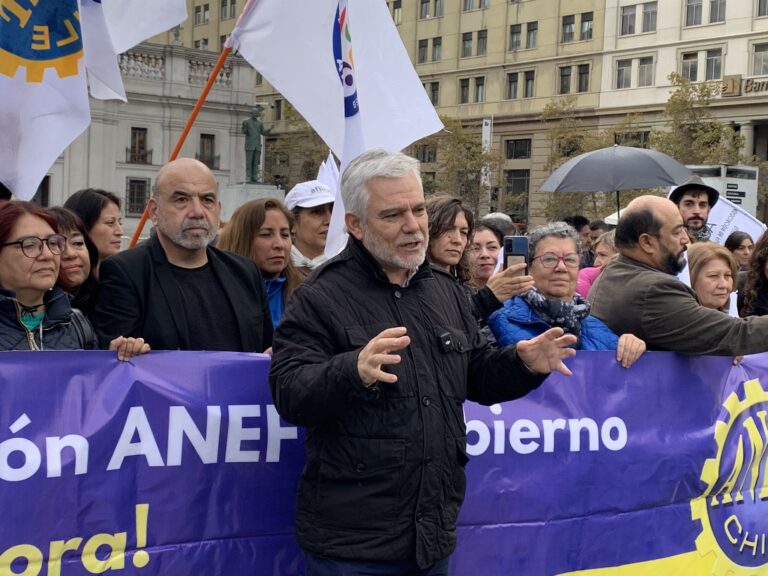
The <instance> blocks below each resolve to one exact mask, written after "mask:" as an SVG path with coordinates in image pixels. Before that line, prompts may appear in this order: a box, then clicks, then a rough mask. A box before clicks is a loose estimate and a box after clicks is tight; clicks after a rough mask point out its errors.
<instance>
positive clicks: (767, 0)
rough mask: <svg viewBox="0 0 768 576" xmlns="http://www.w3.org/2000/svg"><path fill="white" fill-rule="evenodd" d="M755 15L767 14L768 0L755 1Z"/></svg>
mask: <svg viewBox="0 0 768 576" xmlns="http://www.w3.org/2000/svg"><path fill="white" fill-rule="evenodd" d="M757 15H758V16H768V0H758V2H757Z"/></svg>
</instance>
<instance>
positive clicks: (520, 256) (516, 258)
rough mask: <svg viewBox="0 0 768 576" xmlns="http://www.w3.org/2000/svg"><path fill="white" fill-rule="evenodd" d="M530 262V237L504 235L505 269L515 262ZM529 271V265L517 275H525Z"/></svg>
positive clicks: (516, 274)
mask: <svg viewBox="0 0 768 576" xmlns="http://www.w3.org/2000/svg"><path fill="white" fill-rule="evenodd" d="M522 263H525V264H527V263H528V237H527V236H504V269H507V268H509V267H510V266H512V265H513V264H522ZM527 273H528V267H527V266H526V268H525V269H524V270H520V272H517V273H515V276H525V275H526V274H527Z"/></svg>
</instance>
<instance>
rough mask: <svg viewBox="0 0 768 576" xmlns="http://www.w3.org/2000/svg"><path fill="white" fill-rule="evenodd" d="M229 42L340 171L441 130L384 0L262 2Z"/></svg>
mask: <svg viewBox="0 0 768 576" xmlns="http://www.w3.org/2000/svg"><path fill="white" fill-rule="evenodd" d="M231 42H232V47H233V48H234V49H236V50H238V51H239V52H240V54H241V55H242V56H243V57H244V58H245V59H246V60H247V61H248V62H250V64H251V65H252V66H253V67H254V68H256V70H258V71H259V72H260V73H261V74H262V76H264V78H266V79H267V80H268V81H269V83H270V84H272V85H273V86H274V87H275V88H276V89H277V90H278V91H279V92H280V93H281V94H282V95H283V96H285V98H287V99H288V101H289V102H290V103H291V104H292V105H293V107H294V108H296V110H297V111H298V112H299V113H300V114H301V115H302V116H303V117H304V118H305V119H306V121H307V122H308V123H309V124H310V125H311V126H312V128H314V130H315V131H316V132H317V133H318V135H319V136H320V137H321V138H322V139H323V140H324V141H325V143H326V144H327V145H328V147H329V148H330V149H331V150H332V151H333V152H334V154H336V156H338V157H339V158H341V164H342V168H343V167H344V166H346V165H347V164H348V163H349V162H350V161H351V160H352V159H353V158H354V157H355V156H357V155H359V154H361V153H362V152H365V151H366V150H369V149H371V148H385V149H387V150H391V151H399V150H402V149H403V148H405V147H406V146H408V145H409V144H411V143H412V142H415V141H416V140H419V139H420V138H423V137H425V136H428V135H430V134H432V133H434V132H437V131H438V130H440V129H441V128H442V123H441V122H440V119H439V118H438V117H437V113H436V112H435V109H434V107H433V106H432V104H431V102H430V101H429V98H427V95H426V92H425V91H424V88H423V86H422V84H421V81H420V80H419V77H418V75H417V74H416V71H415V70H414V69H413V65H412V64H411V61H410V60H409V59H408V54H407V52H406V50H405V47H404V46H403V42H402V40H401V39H400V36H399V35H398V33H397V29H396V28H395V25H394V23H393V22H392V17H391V16H390V14H389V10H388V9H387V4H386V2H385V0H349V1H348V2H346V1H345V0H342V1H341V2H340V1H339V0H258V1H257V2H254V3H253V4H252V8H251V10H250V12H248V13H247V14H245V16H244V18H243V19H242V20H241V22H240V24H239V25H238V26H237V28H236V30H235V31H234V32H233V33H232V39H231ZM350 56H351V57H350ZM355 118H356V119H357V121H358V122H359V124H357V123H356V122H355V123H351V122H348V119H350V120H352V119H355Z"/></svg>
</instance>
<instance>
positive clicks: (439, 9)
mask: <svg viewBox="0 0 768 576" xmlns="http://www.w3.org/2000/svg"><path fill="white" fill-rule="evenodd" d="M442 15H443V0H435V18H438V17H440V16H442Z"/></svg>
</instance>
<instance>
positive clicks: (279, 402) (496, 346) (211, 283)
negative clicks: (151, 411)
mask: <svg viewBox="0 0 768 576" xmlns="http://www.w3.org/2000/svg"><path fill="white" fill-rule="evenodd" d="M341 193H342V197H343V199H344V205H345V209H346V214H345V225H346V228H347V231H348V233H349V239H348V243H347V247H346V248H345V249H344V250H343V252H341V254H339V255H337V256H336V257H334V258H331V259H330V260H328V259H327V258H326V255H325V251H324V249H325V242H326V238H327V235H328V229H329V225H330V219H331V210H332V207H333V202H334V193H333V191H332V190H330V189H329V188H328V187H327V186H326V185H325V184H323V183H321V182H318V181H309V182H303V183H300V184H298V185H296V186H295V187H294V188H293V189H292V190H291V191H290V192H289V193H288V194H287V196H286V197H285V200H283V201H281V200H279V199H277V198H264V199H256V200H252V201H250V202H247V203H245V204H243V205H242V206H240V207H239V208H238V209H237V210H236V211H235V213H234V215H233V216H232V218H231V220H230V221H229V222H228V223H226V224H225V225H222V223H221V222H220V202H219V198H218V193H217V184H216V180H215V178H214V175H213V174H212V173H211V171H210V170H209V169H208V168H207V167H206V166H205V165H204V164H202V163H201V162H199V161H197V160H193V159H190V158H181V159H178V160H175V161H172V162H170V163H168V164H167V165H165V166H163V167H162V169H161V170H160V171H159V172H158V174H157V177H156V179H155V184H154V186H153V189H152V195H151V198H150V200H149V205H148V209H149V214H150V217H151V220H152V223H153V230H152V233H151V236H150V238H149V239H148V240H146V241H144V242H142V243H141V244H140V245H139V246H138V247H136V248H134V249H130V250H122V249H121V248H122V235H123V228H122V222H121V209H120V199H119V198H118V197H117V196H116V195H114V194H112V193H110V192H107V191H104V190H97V189H87V190H82V191H80V192H77V193H76V194H74V195H73V196H72V197H71V198H69V199H68V200H67V202H66V203H65V205H64V206H63V207H55V208H49V209H44V208H41V207H39V206H37V205H35V204H32V203H29V202H21V201H15V200H9V201H2V202H0V350H4V351H7V350H81V349H95V348H102V349H109V350H114V351H116V352H117V356H118V358H119V359H121V360H127V359H130V358H132V357H133V356H135V355H137V354H143V353H147V352H149V351H150V349H155V350H227V351H241V352H267V353H270V354H272V355H273V357H272V368H271V373H270V386H271V388H272V393H273V396H274V399H275V405H276V407H277V409H278V411H279V412H280V414H281V415H282V417H283V418H285V419H286V420H288V421H290V422H292V423H295V424H297V425H301V426H304V427H306V428H307V434H306V448H307V454H306V455H307V459H306V466H305V469H304V472H303V474H302V477H301V480H300V483H299V496H298V512H297V520H296V531H297V537H298V540H299V543H300V545H301V547H302V548H303V550H304V551H305V552H306V555H307V556H306V561H307V571H308V574H314V575H321V574H338V573H345V574H346V573H350V574H358V573H368V572H365V570H374V569H380V568H382V567H383V571H381V572H375V573H382V574H401V573H402V574H411V573H413V574H431V575H435V574H445V573H447V566H448V558H449V556H450V553H451V551H452V550H453V548H454V546H455V540H456V517H457V514H458V510H459V507H460V505H461V502H462V500H463V495H464V471H463V468H464V465H465V464H466V462H467V456H466V428H465V425H464V419H463V416H462V409H461V406H462V403H463V402H464V401H465V400H467V399H471V400H475V401H477V402H481V403H485V404H493V403H496V402H500V401H505V400H512V399H514V398H517V397H520V396H522V395H524V394H526V393H527V392H529V391H530V390H532V389H534V388H536V387H537V386H539V385H540V384H541V382H542V381H543V380H544V379H545V378H546V376H547V375H548V374H549V373H550V372H552V371H558V372H561V373H563V374H565V375H569V374H570V371H569V369H568V367H567V366H566V364H565V363H564V362H563V361H564V360H565V359H567V358H568V357H570V356H572V355H574V354H576V353H577V352H576V351H577V350H615V352H616V361H617V362H619V363H620V364H621V365H622V366H624V367H626V368H629V367H630V366H631V365H632V364H633V363H634V362H635V361H637V360H638V359H639V358H640V357H641V356H642V355H643V353H644V352H645V351H646V350H666V351H674V352H680V353H683V354H689V355H703V354H714V355H724V356H733V357H734V358H735V359H736V360H738V358H739V357H741V356H742V355H745V354H752V353H756V352H762V351H765V350H766V349H768V317H762V316H763V315H765V314H768V266H766V263H767V262H768V235H763V236H762V237H761V238H759V239H758V240H757V241H756V242H755V241H753V239H752V238H750V237H749V236H748V235H746V234H744V233H741V232H736V233H734V234H732V235H731V237H729V238H728V240H727V241H726V243H725V246H724V247H723V246H719V245H717V244H714V243H712V242H710V241H709V234H710V231H709V227H708V226H707V219H708V215H709V211H710V209H711V208H712V206H714V205H715V203H716V202H717V201H718V197H719V196H718V193H717V191H716V190H715V189H713V188H711V187H709V186H707V185H705V184H704V183H703V182H702V181H701V180H699V179H697V178H693V179H691V180H690V181H689V182H687V183H686V184H685V185H683V186H680V187H678V188H677V189H676V190H675V191H674V192H673V194H672V195H671V197H670V199H666V198H662V197H656V196H641V197H639V198H637V199H635V200H633V201H632V202H631V203H630V204H629V205H628V206H627V208H626V209H625V210H624V211H623V212H622V215H621V219H620V220H619V223H618V225H617V227H616V228H615V229H611V228H610V227H609V226H607V225H606V224H605V223H604V222H602V221H595V222H590V221H589V220H587V219H586V218H584V217H583V216H579V215H573V216H570V217H567V218H564V219H563V221H557V222H550V223H547V224H545V225H543V226H540V227H538V228H534V229H533V230H531V231H530V232H529V234H528V242H529V253H528V256H527V261H526V262H525V263H521V264H515V265H510V266H509V267H506V268H505V267H503V266H500V262H499V260H500V254H501V252H502V247H503V246H504V237H505V236H512V235H515V234H517V233H518V231H517V228H516V226H515V224H514V223H512V221H511V220H510V219H509V218H508V217H507V216H505V215H502V214H490V215H487V216H484V217H482V218H477V217H476V216H475V215H474V214H473V213H472V211H471V210H470V209H469V208H468V207H467V206H466V205H464V204H463V203H462V201H461V200H460V199H458V198H455V197H451V196H444V195H436V196H432V197H430V198H425V196H424V193H423V188H422V183H421V176H420V172H419V165H418V162H417V161H416V160H414V159H412V158H410V157H408V156H405V155H403V154H393V153H388V152H384V151H382V150H374V151H371V152H367V153H365V154H363V155H362V156H360V157H359V158H358V159H356V160H355V161H353V162H352V163H350V165H349V166H348V167H347V168H346V169H345V171H344V173H343V174H342V178H341ZM686 253H687V254H688V258H687V262H688V267H689V276H690V286H688V285H686V284H685V283H684V282H682V281H680V279H679V278H678V274H679V273H680V272H681V271H682V270H683V269H684V267H685V265H686ZM735 290H738V294H739V298H738V310H739V313H740V314H739V315H733V314H729V310H730V307H729V303H730V300H731V295H732V292H734V291H735ZM390 568H391V569H392V570H391V571H390V570H389V569H390ZM345 570H351V571H350V572H346V571H345ZM355 570H357V571H355Z"/></svg>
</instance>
